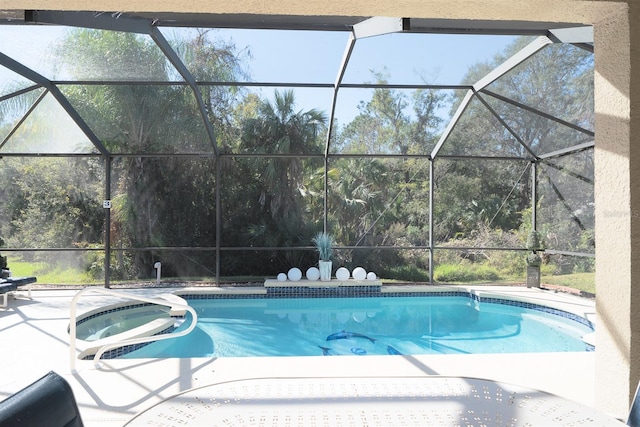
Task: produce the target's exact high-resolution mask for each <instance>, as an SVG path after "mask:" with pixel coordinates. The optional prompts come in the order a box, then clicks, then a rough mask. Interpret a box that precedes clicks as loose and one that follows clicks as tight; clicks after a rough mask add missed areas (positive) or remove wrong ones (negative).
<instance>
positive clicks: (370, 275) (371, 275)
mask: <svg viewBox="0 0 640 427" xmlns="http://www.w3.org/2000/svg"><path fill="white" fill-rule="evenodd" d="M377 278H378V276H376V273H374V272H373V271H370V272H368V273H367V280H376V279H377Z"/></svg>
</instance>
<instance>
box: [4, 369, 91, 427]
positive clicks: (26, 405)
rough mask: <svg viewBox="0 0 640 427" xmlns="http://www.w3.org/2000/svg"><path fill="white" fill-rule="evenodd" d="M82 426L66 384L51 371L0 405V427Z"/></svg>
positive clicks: (71, 392) (69, 389) (73, 398)
mask: <svg viewBox="0 0 640 427" xmlns="http://www.w3.org/2000/svg"><path fill="white" fill-rule="evenodd" d="M41 426H42V427H83V424H82V419H81V418H80V412H79V410H78V404H77V403H76V399H75V397H74V396H73V391H72V390H71V387H70V386H69V383H68V382H67V381H66V380H65V379H64V378H62V377H61V376H60V375H58V374H56V373H55V372H53V371H51V372H49V373H48V374H47V375H45V376H44V377H42V378H40V379H39V380H37V381H36V382H34V383H33V384H31V385H28V386H27V387H25V388H23V389H22V390H20V391H18V392H17V393H15V394H13V395H11V396H9V397H8V398H6V399H5V400H3V401H2V402H0V427H41Z"/></svg>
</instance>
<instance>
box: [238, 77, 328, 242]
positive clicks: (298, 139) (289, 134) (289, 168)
mask: <svg viewBox="0 0 640 427" xmlns="http://www.w3.org/2000/svg"><path fill="white" fill-rule="evenodd" d="M326 121H327V118H326V116H325V114H324V113H323V112H321V111H319V110H316V109H311V110H308V111H302V110H299V111H296V110H295V95H294V92H293V91H291V90H287V91H284V92H279V91H275V95H274V99H273V101H269V100H263V101H261V102H260V104H259V106H258V108H257V111H256V115H255V117H253V118H249V119H247V120H245V122H244V124H243V129H242V138H241V147H240V149H241V151H242V152H244V153H250V154H267V155H269V154H273V155H274V156H273V157H269V156H267V157H263V158H260V159H259V160H258V163H259V164H258V165H257V167H256V169H254V170H255V171H257V172H256V174H257V175H256V179H257V180H258V181H259V195H258V197H259V206H260V207H261V208H262V210H263V211H262V215H259V218H261V221H260V222H259V223H258V224H255V225H254V226H253V227H250V232H251V234H252V238H254V239H255V240H259V241H261V242H268V244H269V245H278V246H290V245H293V244H296V243H299V242H300V239H302V238H304V236H308V235H310V232H309V230H306V231H305V230H304V227H305V224H306V221H305V215H304V206H305V205H304V200H303V199H304V194H305V193H306V192H305V190H304V188H303V187H304V184H303V181H304V180H303V178H304V174H305V168H307V167H308V163H309V160H305V159H304V156H305V155H309V154H319V153H321V152H322V140H321V136H322V133H323V131H325V129H326ZM279 155H291V156H290V157H289V156H286V157H283V156H279ZM306 240H308V239H306Z"/></svg>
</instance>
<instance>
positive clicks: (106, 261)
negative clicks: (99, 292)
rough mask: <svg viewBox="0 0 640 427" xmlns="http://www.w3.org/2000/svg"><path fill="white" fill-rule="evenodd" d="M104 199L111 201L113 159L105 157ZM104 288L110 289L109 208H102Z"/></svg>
mask: <svg viewBox="0 0 640 427" xmlns="http://www.w3.org/2000/svg"><path fill="white" fill-rule="evenodd" d="M104 159H105V162H104V163H105V164H104V199H105V200H109V201H111V164H112V162H113V157H111V156H105V157H104ZM104 223H105V224H104V287H105V288H109V287H111V284H110V282H111V207H106V206H105V207H104Z"/></svg>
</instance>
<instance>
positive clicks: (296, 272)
mask: <svg viewBox="0 0 640 427" xmlns="http://www.w3.org/2000/svg"><path fill="white" fill-rule="evenodd" d="M287 277H288V278H289V280H291V281H292V282H297V281H298V280H300V279H302V271H300V269H299V268H298V267H293V268H292V269H290V270H289V272H288V273H287Z"/></svg>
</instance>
